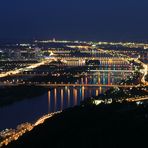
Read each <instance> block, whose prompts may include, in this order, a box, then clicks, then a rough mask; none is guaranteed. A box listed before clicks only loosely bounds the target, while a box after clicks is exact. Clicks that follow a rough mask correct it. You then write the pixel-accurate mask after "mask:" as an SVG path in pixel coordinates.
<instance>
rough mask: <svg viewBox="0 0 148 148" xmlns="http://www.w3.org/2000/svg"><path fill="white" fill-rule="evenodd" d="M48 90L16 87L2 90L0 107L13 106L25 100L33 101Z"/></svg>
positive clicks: (0, 90) (0, 91) (33, 87)
mask: <svg viewBox="0 0 148 148" xmlns="http://www.w3.org/2000/svg"><path fill="white" fill-rule="evenodd" d="M47 90H48V89H47V88H44V87H35V86H24V85H20V86H14V87H7V88H6V87H4V88H0V107H3V106H6V105H9V104H12V103H14V102H16V101H20V100H23V99H26V98H27V99H31V98H33V97H37V96H40V95H42V94H44V93H45V92H46V91H47Z"/></svg>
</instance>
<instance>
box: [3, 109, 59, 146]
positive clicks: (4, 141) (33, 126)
mask: <svg viewBox="0 0 148 148" xmlns="http://www.w3.org/2000/svg"><path fill="white" fill-rule="evenodd" d="M59 113H61V111H58V112H55V113H51V114H47V115H45V116H43V117H41V118H40V119H38V120H37V121H36V122H35V123H34V124H33V125H32V126H28V127H26V128H25V129H24V128H23V129H22V130H19V131H17V132H16V133H15V134H13V135H11V136H10V137H8V138H6V139H4V140H3V141H2V142H0V147H2V146H6V145H8V144H9V143H11V142H12V141H15V140H18V139H19V138H20V137H21V136H22V135H23V134H25V133H26V132H29V131H31V130H33V129H34V128H35V127H36V126H38V125H39V124H43V123H44V122H45V120H46V119H49V118H51V117H53V116H54V115H55V114H59Z"/></svg>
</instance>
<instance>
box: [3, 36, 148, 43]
mask: <svg viewBox="0 0 148 148" xmlns="http://www.w3.org/2000/svg"><path fill="white" fill-rule="evenodd" d="M53 39H55V40H56V41H82V42H83V41H84V42H85V41H86V42H89V41H92V42H135V43H148V39H141V40H128V39H127V40H103V39H102V40H99V39H98V40H97V39H87V40H85V39H68V38H67V39H66V38H56V37H54V38H50V37H49V38H37V39H36V38H34V39H31V38H28V39H10V38H3V39H2V38H0V43H17V42H18V43H21V42H34V41H36V40H37V41H48V40H53Z"/></svg>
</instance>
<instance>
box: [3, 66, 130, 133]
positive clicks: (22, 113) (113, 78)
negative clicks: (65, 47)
mask: <svg viewBox="0 0 148 148" xmlns="http://www.w3.org/2000/svg"><path fill="white" fill-rule="evenodd" d="M115 70H121V66H117V67H115ZM126 70H127V68H126ZM128 75H130V72H119V71H118V72H117V71H112V72H103V71H102V72H93V73H92V72H91V73H90V72H87V73H85V75H84V76H83V77H82V78H81V79H79V80H78V81H77V83H85V84H117V82H119V81H120V80H121V79H123V78H126V77H127V76H128ZM107 89H108V87H66V86H65V87H57V88H53V89H51V90H50V91H47V92H46V93H44V94H43V95H41V96H38V97H34V98H32V99H25V100H22V101H19V102H15V103H13V104H10V105H8V106H4V107H1V108H0V131H1V130H3V129H5V128H16V126H17V125H18V124H21V123H24V122H35V121H36V120H37V119H38V118H40V117H41V116H43V115H45V114H47V113H51V112H55V111H59V110H63V109H66V108H69V107H73V106H75V105H79V104H80V102H81V101H83V100H85V99H87V98H88V97H91V96H97V95H99V94H101V93H103V92H104V91H106V90H107ZM26 93H27V92H26Z"/></svg>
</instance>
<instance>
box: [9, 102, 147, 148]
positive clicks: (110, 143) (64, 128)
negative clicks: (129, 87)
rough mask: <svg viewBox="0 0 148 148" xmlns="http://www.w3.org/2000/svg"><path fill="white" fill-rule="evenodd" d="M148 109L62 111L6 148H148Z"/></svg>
mask: <svg viewBox="0 0 148 148" xmlns="http://www.w3.org/2000/svg"><path fill="white" fill-rule="evenodd" d="M147 135H148V106H147V104H142V105H138V106H137V105H136V104H134V103H124V104H119V103H113V104H111V105H104V104H102V105H99V106H87V107H84V106H80V107H75V108H71V109H67V110H65V111H63V112H62V113H61V114H58V115H55V116H54V117H53V118H51V119H48V120H46V122H45V123H44V124H42V125H40V126H38V127H36V128H34V130H33V131H31V132H30V133H27V134H25V135H23V136H22V137H21V138H20V139H19V140H18V141H15V142H12V143H11V144H9V145H8V146H7V148H47V147H49V148H72V147H74V148H78V147H84V148H128V147H130V148H133V147H139V148H140V147H141V148H144V147H146V148H147V147H148V143H147Z"/></svg>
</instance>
